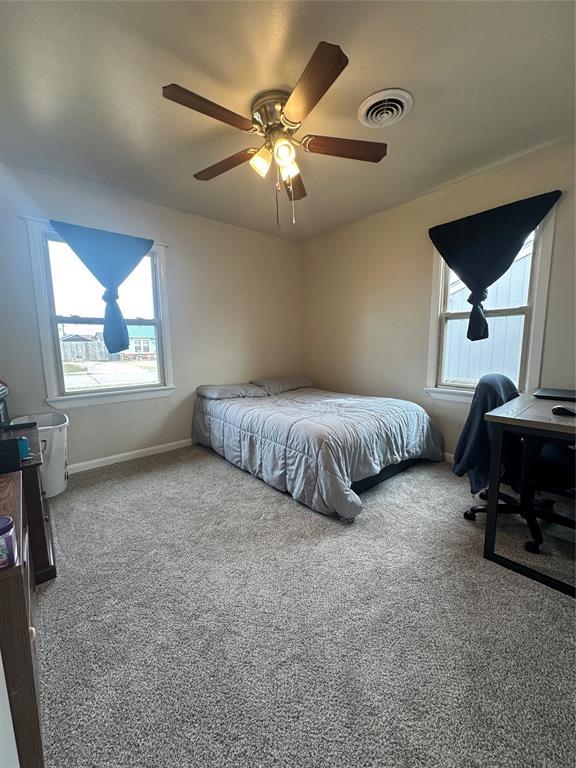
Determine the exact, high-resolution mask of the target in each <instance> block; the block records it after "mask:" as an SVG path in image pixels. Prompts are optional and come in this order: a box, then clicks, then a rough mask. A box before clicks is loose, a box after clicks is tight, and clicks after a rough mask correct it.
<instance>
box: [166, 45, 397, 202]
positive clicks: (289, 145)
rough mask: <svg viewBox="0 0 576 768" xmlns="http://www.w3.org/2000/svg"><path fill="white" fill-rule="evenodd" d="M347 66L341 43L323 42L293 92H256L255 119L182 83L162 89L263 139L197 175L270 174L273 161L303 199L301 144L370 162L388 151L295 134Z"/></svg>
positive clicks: (291, 191) (288, 185)
mask: <svg viewBox="0 0 576 768" xmlns="http://www.w3.org/2000/svg"><path fill="white" fill-rule="evenodd" d="M347 65H348V58H347V57H346V56H345V54H344V53H343V52H342V50H341V49H340V47H339V46H337V45H333V44H331V43H324V42H322V43H318V46H317V47H316V50H315V51H314V53H313V54H312V58H311V59H310V61H309V62H308V64H307V65H306V67H305V69H304V72H302V74H301V75H300V79H299V80H298V82H297V83H296V86H295V88H294V90H293V91H292V93H288V92H287V91H281V90H276V91H266V92H264V93H262V94H260V95H259V96H257V97H256V98H255V100H254V102H253V104H252V120H249V119H248V118H246V117H243V116H242V115H238V114H236V112H231V111H230V110H229V109H226V108H225V107H221V106H220V105H219V104H215V103H214V102H213V101H209V100H208V99H205V98H204V97H203V96H199V95H198V94H197V93H192V91H189V90H187V89H186V88H183V87H182V86H181V85H176V84H175V83H172V84H170V85H165V86H164V88H163V89H162V95H163V96H164V98H166V99H170V100H171V101H175V102H177V103H178V104H182V105H183V106H185V107H189V108H190V109H194V110H196V112H202V114H204V115H208V117H213V118H214V119H215V120H220V122H222V123H226V124H227V125H231V126H232V127H233V128H238V129H239V130H241V131H244V132H245V133H250V134H256V135H258V136H263V137H264V144H262V146H261V147H259V148H256V147H249V148H248V149H242V150H241V151H240V152H236V153H235V154H234V155H231V156H230V157H227V158H225V159H224V160H220V162H218V163H215V164H214V165H210V166H209V167H208V168H204V170H202V171H199V172H198V173H195V174H194V178H196V179H199V180H200V181H210V180H211V179H214V178H215V177H216V176H220V174H222V173H225V172H226V171H229V170H231V169H232V168H235V167H236V166H237V165H241V164H242V163H245V162H249V163H250V166H251V167H252V169H253V170H254V171H256V173H258V174H259V175H260V176H262V177H265V176H266V175H267V173H268V171H269V170H270V167H271V165H272V161H273V160H274V162H275V163H276V166H277V168H278V173H279V175H280V178H281V179H282V182H283V183H284V187H285V188H286V191H287V193H288V196H289V197H290V199H291V200H301V199H302V198H303V197H306V189H305V187H304V183H303V181H302V176H301V175H300V169H299V167H298V164H297V162H296V147H300V148H301V149H303V150H304V151H305V152H311V153H312V154H317V155H332V156H334V157H347V158H350V159H351V160H364V161H367V162H369V163H378V162H380V160H382V158H383V157H384V156H385V155H386V144H384V143H381V142H376V141H357V140H356V139H339V138H335V137H333V136H315V135H311V134H308V135H307V136H304V137H303V138H302V139H300V140H298V139H296V138H295V137H294V134H295V133H296V131H298V130H299V128H300V126H301V125H302V122H303V121H304V119H305V118H306V117H307V115H309V114H310V112H311V111H312V109H313V108H314V107H315V106H316V104H317V103H318V102H319V101H320V99H321V98H322V96H324V94H325V93H326V91H327V90H328V89H329V88H330V86H331V85H332V84H333V83H334V81H335V80H336V78H337V77H338V76H339V75H340V74H341V72H342V71H343V70H344V69H345V67H346V66H347Z"/></svg>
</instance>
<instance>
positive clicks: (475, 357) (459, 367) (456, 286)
mask: <svg viewBox="0 0 576 768" xmlns="http://www.w3.org/2000/svg"><path fill="white" fill-rule="evenodd" d="M534 242H535V235H534V232H533V233H532V234H531V235H529V237H528V238H527V239H526V241H525V243H524V245H523V246H522V248H521V250H520V253H519V254H518V255H517V257H516V259H515V260H514V262H513V264H512V266H511V267H510V269H509V270H508V271H507V272H506V273H505V274H504V275H502V277H501V278H500V279H499V280H497V281H496V282H495V283H494V284H493V285H492V286H491V287H490V288H489V289H488V298H487V299H486V301H485V302H483V305H484V314H485V316H486V318H487V320H488V325H489V328H490V336H489V338H488V339H482V340H481V341H469V339H468V338H467V337H466V332H467V329H468V318H469V315H470V304H468V296H469V295H470V291H469V289H468V288H466V286H465V285H464V284H463V283H462V281H461V280H460V279H459V278H458V276H457V275H456V274H455V273H454V272H453V271H452V270H451V269H449V268H448V266H447V265H446V264H445V262H442V264H443V267H442V269H443V291H442V297H443V299H442V307H441V315H440V344H439V359H438V384H439V385H441V386H442V385H444V386H451V387H454V386H456V387H458V386H460V387H474V386H475V385H476V384H477V382H478V380H479V379H480V377H481V376H483V375H484V374H486V373H494V372H498V373H503V374H505V375H506V376H508V377H509V378H510V379H512V381H514V383H515V384H516V385H517V386H519V388H520V389H522V388H523V386H524V375H525V359H526V346H527V343H526V339H527V338H528V334H529V332H530V328H529V325H530V319H531V274H532V266H533V254H534Z"/></svg>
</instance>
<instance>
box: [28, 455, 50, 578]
mask: <svg viewBox="0 0 576 768" xmlns="http://www.w3.org/2000/svg"><path fill="white" fill-rule="evenodd" d="M22 489H23V492H24V504H25V506H26V516H27V519H28V536H29V538H30V550H31V553H32V565H33V568H34V581H35V583H36V584H41V583H42V582H44V581H48V580H49V579H53V578H54V577H55V576H56V563H55V561H54V551H53V549H52V529H51V527H50V515H49V512H48V507H47V506H46V505H45V504H44V500H43V498H42V486H41V485H40V473H39V471H38V468H37V467H30V468H29V469H25V470H24V471H23V472H22Z"/></svg>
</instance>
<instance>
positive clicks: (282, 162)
mask: <svg viewBox="0 0 576 768" xmlns="http://www.w3.org/2000/svg"><path fill="white" fill-rule="evenodd" d="M295 157H296V150H295V149H294V144H292V142H291V141H289V140H288V139H285V138H281V139H277V140H276V141H275V142H274V159H275V160H276V162H277V164H278V165H279V166H280V168H285V167H287V166H289V165H290V164H291V163H293V162H294V159H295Z"/></svg>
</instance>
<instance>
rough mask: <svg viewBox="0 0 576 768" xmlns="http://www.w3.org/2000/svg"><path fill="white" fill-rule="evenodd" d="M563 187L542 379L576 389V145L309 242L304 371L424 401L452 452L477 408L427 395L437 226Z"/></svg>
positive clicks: (350, 386) (330, 381)
mask: <svg viewBox="0 0 576 768" xmlns="http://www.w3.org/2000/svg"><path fill="white" fill-rule="evenodd" d="M556 188H560V189H562V190H563V191H564V195H563V197H562V199H561V201H560V202H559V204H558V206H557V214H556V227H555V239H554V250H553V258H552V269H551V275H550V289H549V301H548V312H547V318H546V333H545V344H544V356H543V363H542V374H541V384H542V385H544V386H558V387H574V355H575V344H574V336H575V332H574V331H575V329H574V322H575V318H574V287H575V285H574V147H573V145H570V144H563V145H560V146H556V147H553V148H550V149H547V150H544V151H541V152H538V153H534V154H532V155H530V156H526V157H524V158H521V159H518V160H516V161H514V162H510V163H508V164H506V165H501V166H498V167H497V168H494V169H492V170H489V171H486V172H484V173H482V174H479V175H477V176H475V177H473V178H469V179H467V180H465V181H462V182H460V183H458V184H454V185H451V186H448V187H445V188H443V189H441V190H439V191H436V192H433V193H431V194H428V195H426V196H423V197H420V198H418V199H416V200H413V201H412V202H410V203H407V204H405V205H401V206H398V207H397V208H393V209H391V210H388V211H385V212H383V213H380V214H377V215H375V216H371V217H370V218H368V219H364V220H363V221H359V222H356V223H354V224H351V225H349V226H347V227H343V228H342V229H339V230H336V231H333V232H330V233H329V234H326V235H323V236H321V237H318V238H315V239H313V240H310V241H308V242H307V243H305V244H304V254H303V260H302V281H303V294H302V301H303V307H302V319H303V328H304V330H305V332H304V334H303V337H302V344H303V347H302V355H303V366H302V367H303V373H304V374H305V375H307V376H309V377H310V378H312V379H314V380H316V381H318V382H319V383H320V384H322V385H324V386H326V387H328V388H333V389H337V390H343V391H351V392H360V393H365V394H374V395H390V396H392V397H403V398H406V399H410V400H414V401H416V402H418V403H420V404H421V405H423V406H424V407H425V408H427V409H428V411H429V412H430V413H431V414H432V415H433V416H434V418H435V420H436V421H437V423H438V426H439V427H440V428H441V430H442V431H443V433H444V436H445V440H446V449H447V450H448V451H452V450H453V448H454V446H455V443H456V440H457V437H458V434H459V432H460V429H461V427H462V424H463V421H464V419H465V417H466V413H467V411H468V406H466V405H458V404H455V403H445V402H439V401H437V400H432V399H430V397H429V396H428V395H427V394H426V393H425V392H424V386H425V384H426V364H427V354H428V332H429V325H430V298H431V285H432V264H433V247H432V243H431V242H430V239H429V237H428V229H429V228H430V227H432V226H434V225H435V224H441V223H443V222H446V221H450V220H452V219H456V218H459V217H462V216H466V215H469V214H472V213H477V212H478V211H482V210H486V209H488V208H492V207H494V206H497V205H502V204H504V203H507V202H510V201H513V200H517V199H520V198H523V197H529V196H530V195H535V194H539V193H541V192H546V191H548V190H551V189H556Z"/></svg>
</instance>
